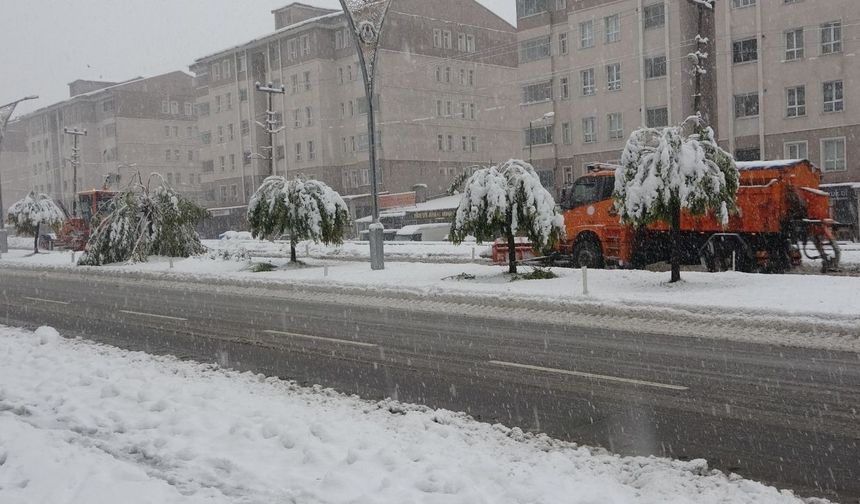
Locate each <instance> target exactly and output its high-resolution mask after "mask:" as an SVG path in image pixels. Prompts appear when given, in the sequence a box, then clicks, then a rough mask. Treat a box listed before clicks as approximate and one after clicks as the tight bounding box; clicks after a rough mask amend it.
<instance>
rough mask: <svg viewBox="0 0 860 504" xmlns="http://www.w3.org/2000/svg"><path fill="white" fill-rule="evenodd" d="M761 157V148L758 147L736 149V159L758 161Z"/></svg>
mask: <svg viewBox="0 0 860 504" xmlns="http://www.w3.org/2000/svg"><path fill="white" fill-rule="evenodd" d="M760 159H761V150H760V149H759V148H758V147H750V148H748V149H737V150H735V160H736V161H758V160H760Z"/></svg>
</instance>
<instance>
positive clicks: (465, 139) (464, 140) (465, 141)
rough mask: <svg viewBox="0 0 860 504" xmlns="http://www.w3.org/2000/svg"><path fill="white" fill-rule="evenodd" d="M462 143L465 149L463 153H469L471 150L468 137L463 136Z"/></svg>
mask: <svg viewBox="0 0 860 504" xmlns="http://www.w3.org/2000/svg"><path fill="white" fill-rule="evenodd" d="M460 142H461V147H463V152H466V151H468V150H469V137H467V136H466V135H463V136H462V137H460Z"/></svg>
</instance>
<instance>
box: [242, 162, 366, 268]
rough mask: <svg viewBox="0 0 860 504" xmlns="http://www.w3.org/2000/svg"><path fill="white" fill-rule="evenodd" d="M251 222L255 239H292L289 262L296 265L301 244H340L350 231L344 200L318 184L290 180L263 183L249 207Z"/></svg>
mask: <svg viewBox="0 0 860 504" xmlns="http://www.w3.org/2000/svg"><path fill="white" fill-rule="evenodd" d="M248 222H249V224H250V227H251V234H252V235H253V236H254V238H262V239H265V240H275V239H277V238H280V237H281V236H282V235H284V234H288V235H289V236H290V262H293V263H295V262H297V259H296V244H297V243H298V242H299V241H301V240H313V241H314V243H320V242H322V243H324V244H326V245H330V244H340V243H343V237H344V234H345V233H346V230H347V228H348V227H349V222H350V219H349V209H348V207H347V206H346V203H345V202H344V201H343V198H341V197H340V195H339V194H338V193H337V192H336V191H335V190H334V189H332V188H331V187H329V186H328V185H326V184H325V183H323V182H320V181H319V180H306V179H304V178H301V177H297V178H295V179H291V180H287V179H286V178H285V177H281V176H277V175H276V176H272V177H269V178H267V179H266V180H264V181H263V184H262V185H261V186H260V187H259V189H257V191H256V192H255V193H254V195H253V196H252V197H251V200H250V202H249V203H248Z"/></svg>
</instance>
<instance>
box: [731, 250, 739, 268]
mask: <svg viewBox="0 0 860 504" xmlns="http://www.w3.org/2000/svg"><path fill="white" fill-rule="evenodd" d="M737 266H738V263H737V252H735V251H734V250H732V271H737V270H738V267H737Z"/></svg>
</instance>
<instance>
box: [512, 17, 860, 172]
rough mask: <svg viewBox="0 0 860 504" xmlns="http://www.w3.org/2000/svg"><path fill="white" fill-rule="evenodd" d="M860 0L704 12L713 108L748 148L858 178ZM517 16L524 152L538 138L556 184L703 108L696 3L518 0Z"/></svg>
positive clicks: (721, 130) (724, 131)
mask: <svg viewBox="0 0 860 504" xmlns="http://www.w3.org/2000/svg"><path fill="white" fill-rule="evenodd" d="M854 3H855V2H854V1H853V0H834V1H831V2H816V1H814V0H724V1H719V2H717V3H716V9H715V12H714V13H713V14H712V15H706V16H705V27H704V29H703V35H704V36H706V37H709V38H710V39H711V40H712V41H713V44H712V45H711V51H710V52H711V54H710V58H709V60H708V66H709V68H708V73H707V74H706V76H705V78H704V79H703V94H704V106H703V111H704V112H705V113H706V114H707V115H708V117H709V119H710V124H711V125H712V126H713V127H714V129H715V130H716V132H717V136H718V138H719V140H720V142H721V144H722V145H723V146H724V147H725V148H726V149H728V150H729V151H731V152H732V153H734V154H735V155H736V157H737V158H738V159H739V160H750V159H779V158H784V157H789V158H809V159H810V160H812V161H813V162H815V164H817V165H818V166H820V167H821V169H822V171H823V173H824V176H823V178H824V181H825V182H830V183H840V182H857V181H860V162H858V158H860V146H858V144H857V142H852V139H854V138H856V137H857V136H858V133H860V109H858V108H856V107H855V108H851V107H850V104H851V103H854V101H856V100H860V85H857V84H856V83H857V82H860V66H858V65H855V64H853V59H854V58H855V55H856V53H857V52H858V50H860V42H858V37H857V31H858V27H857V26H856V25H857V23H856V22H854V21H855V20H853V19H850V13H851V12H853V11H852V9H851V7H854ZM517 15H518V18H519V22H518V40H519V51H520V55H519V56H520V61H519V63H520V67H519V71H520V79H519V80H520V81H521V84H522V102H523V105H522V107H521V109H522V118H521V122H520V128H521V129H522V130H523V132H524V133H523V141H522V142H521V144H522V145H523V157H528V156H529V146H530V144H531V152H532V155H533V157H534V160H535V162H534V164H535V165H536V167H537V168H538V169H540V170H541V171H542V172H543V174H544V176H543V178H544V181H545V184H546V185H555V186H556V188H558V186H559V185H561V183H563V182H566V181H569V180H571V179H572V178H574V177H576V176H578V175H580V174H581V173H582V171H583V169H584V166H585V165H586V164H587V163H589V162H594V161H604V162H606V161H609V162H611V161H616V160H618V159H619V158H620V153H621V150H622V149H623V147H624V143H625V140H626V139H627V137H628V135H629V134H630V132H631V131H632V130H633V129H635V128H637V127H639V126H642V125H648V126H661V125H666V124H677V123H679V122H681V121H683V120H684V119H685V118H686V117H687V116H688V115H689V114H690V113H691V112H692V111H693V94H694V87H693V83H692V78H691V76H690V73H689V71H690V67H691V64H690V62H689V60H688V57H687V55H688V54H689V53H690V52H692V51H694V50H695V49H696V46H695V35H696V34H697V28H698V26H697V24H698V23H697V20H698V17H697V7H696V6H695V4H694V2H692V1H689V0H673V1H668V0H662V1H660V0H517ZM846 16H848V17H846ZM852 100H854V101H852ZM550 113H554V114H550ZM530 122H531V125H532V128H531V133H529V123H530ZM550 174H552V177H551V176H550Z"/></svg>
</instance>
